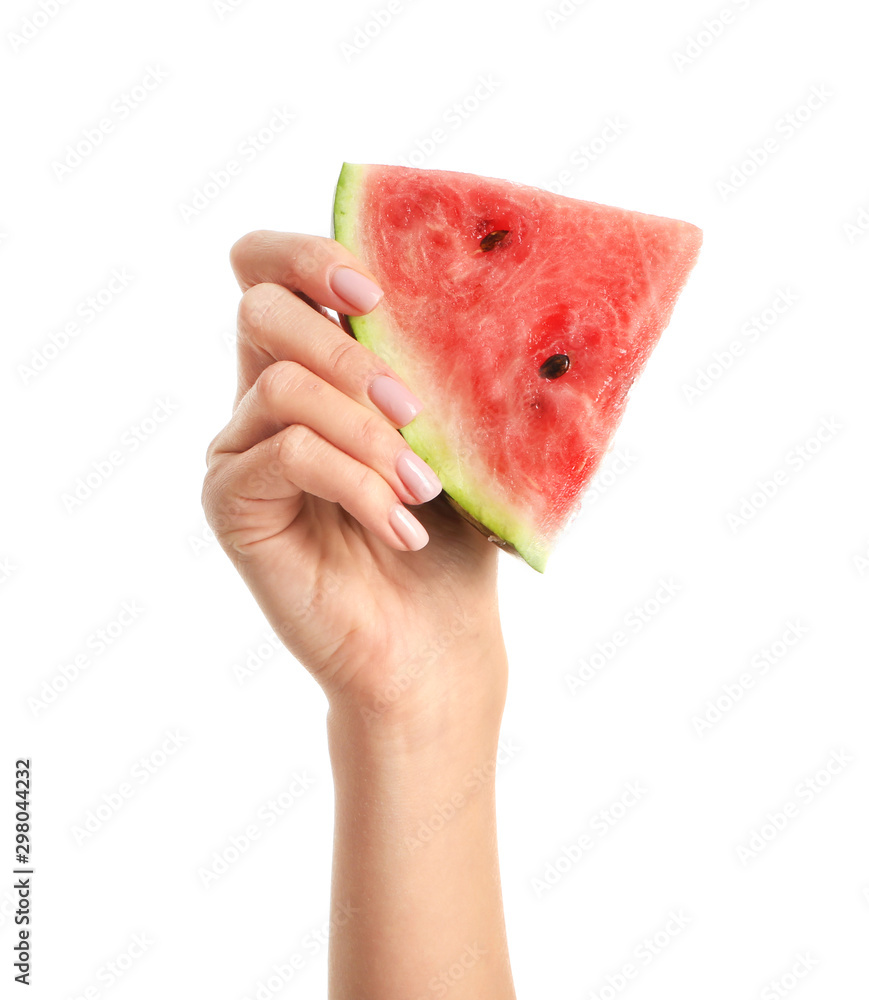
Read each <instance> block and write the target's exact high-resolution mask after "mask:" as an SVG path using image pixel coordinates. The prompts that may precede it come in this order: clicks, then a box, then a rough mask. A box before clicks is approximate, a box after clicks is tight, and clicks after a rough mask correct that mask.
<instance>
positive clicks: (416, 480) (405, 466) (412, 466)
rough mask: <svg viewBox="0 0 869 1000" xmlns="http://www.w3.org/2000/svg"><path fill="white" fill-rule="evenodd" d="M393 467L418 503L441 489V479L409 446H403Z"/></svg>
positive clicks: (428, 498) (432, 496) (432, 498)
mask: <svg viewBox="0 0 869 1000" xmlns="http://www.w3.org/2000/svg"><path fill="white" fill-rule="evenodd" d="M395 468H396V470H397V471H398V477H399V479H400V480H401V481H402V482H403V483H404V485H405V486H406V487H407V488H408V490H409V491H410V494H411V496H413V497H414V498H415V499H416V500H419V502H420V503H425V502H426V501H427V500H434V498H435V497H436V496H437V495H438V493H440V491H441V490H442V489H443V486H441V481H440V479H438V477H437V476H436V475H435V473H434V470H433V469H430V468H429V467H428V465H426V463H425V462H423V460H422V459H421V458H420V457H419V455H415V454H414V453H413V452H412V451H411V450H410V448H405V449H404V451H402V452H401V453H400V454H399V456H398V458H397V459H396V461H395Z"/></svg>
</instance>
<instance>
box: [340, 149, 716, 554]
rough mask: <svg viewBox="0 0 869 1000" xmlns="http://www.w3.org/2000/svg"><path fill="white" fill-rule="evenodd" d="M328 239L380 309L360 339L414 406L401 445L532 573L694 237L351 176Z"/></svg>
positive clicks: (550, 202)
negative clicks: (370, 280)
mask: <svg viewBox="0 0 869 1000" xmlns="http://www.w3.org/2000/svg"><path fill="white" fill-rule="evenodd" d="M334 232H335V238H336V239H337V240H338V241H339V242H340V243H342V244H343V245H344V246H346V247H347V248H348V249H349V250H350V251H352V252H353V253H354V254H355V255H356V256H357V257H358V258H359V260H361V261H362V262H363V263H364V264H365V265H366V266H367V267H369V268H370V269H371V272H372V273H373V274H374V275H375V276H376V277H377V280H378V281H379V282H380V285H381V287H382V288H383V290H384V293H385V294H384V296H383V299H382V300H381V302H380V305H378V306H377V308H376V309H374V310H373V311H372V312H371V313H369V314H368V315H367V316H357V317H350V318H349V320H350V325H351V327H352V329H353V333H354V335H355V336H356V338H357V339H358V340H359V341H360V342H361V343H363V344H365V345H366V346H367V347H369V348H371V350H372V351H374V352H375V353H376V354H378V355H379V356H380V357H381V358H383V359H384V360H385V361H386V362H387V363H388V364H390V365H391V366H392V368H393V369H394V370H395V371H396V372H397V373H398V374H399V375H400V376H401V377H402V378H403V379H404V380H405V381H406V382H407V384H408V386H409V387H410V388H411V389H412V390H413V392H415V393H416V394H417V395H418V396H419V397H420V399H421V400H422V401H423V402H424V403H425V409H424V410H423V412H422V413H421V414H420V415H419V416H418V417H416V419H415V420H413V421H412V422H411V423H410V424H408V425H407V427H405V428H403V430H402V433H403V434H404V437H405V439H406V440H407V442H408V444H409V445H410V447H411V448H412V449H413V450H414V451H415V452H416V453H417V454H418V455H420V456H421V457H422V458H424V459H425V460H426V461H427V462H428V463H429V465H431V467H432V468H433V469H434V470H435V472H437V474H438V475H439V476H440V479H441V482H442V483H443V485H444V491H445V493H446V494H447V495H448V496H449V497H450V498H451V499H452V501H453V502H454V505H455V506H456V507H457V508H458V509H460V510H461V511H462V512H463V513H465V514H466V515H467V516H468V517H469V520H471V521H473V522H474V523H476V524H477V526H478V527H480V528H481V529H482V530H484V531H485V532H486V533H487V534H488V535H489V536H490V538H491V539H492V540H493V541H496V542H499V543H501V544H502V545H503V546H504V547H506V548H510V549H513V550H515V551H516V552H518V553H519V555H521V556H522V557H523V558H524V559H525V560H526V562H528V563H530V565H531V566H533V567H534V568H535V569H537V570H540V571H541V572H542V570H543V568H544V566H545V565H546V560H547V558H548V556H549V554H550V552H551V550H552V547H553V543H554V541H555V539H556V537H557V536H558V534H559V533H560V532H561V531H562V529H563V528H564V527H565V526H566V524H567V523H568V522H569V521H570V520H571V517H572V515H573V514H574V513H575V512H576V511H577V509H578V507H579V501H580V498H581V495H582V491H583V489H584V488H585V486H586V485H587V483H588V482H589V480H590V479H591V478H592V476H593V475H594V473H595V470H596V469H597V468H598V465H599V464H600V461H601V459H602V458H603V456H604V454H605V453H606V451H607V448H608V446H609V444H610V441H611V440H612V437H613V434H614V433H615V430H616V427H617V426H618V423H619V421H620V420H621V417H622V412H623V409H624V406H625V401H626V398H627V394H628V390H629V389H630V387H631V385H632V383H633V381H634V379H635V378H636V377H637V375H638V374H639V373H640V371H641V370H642V368H643V366H644V365H645V363H646V361H647V359H648V357H649V354H650V353H651V351H652V348H653V347H654V346H655V344H656V343H657V341H658V338H659V337H660V335H661V332H662V330H663V329H664V327H665V326H666V325H667V322H668V321H669V319H670V314H671V312H672V310H673V306H674V305H675V302H676V298H677V296H678V295H679V292H680V291H681V289H682V286H683V285H684V283H685V280H686V279H687V277H688V273H689V271H690V270H691V268H692V267H693V265H694V263H695V261H696V259H697V254H698V252H699V250H700V243H701V240H702V235H701V232H700V230H699V229H698V228H697V227H696V226H692V225H690V224H689V223H687V222H678V221H676V220H674V219H664V218H660V217H658V216H654V215H645V214H642V213H639V212H629V211H626V210H625V209H621V208H611V207H608V206H606V205H597V204H594V203H591V202H586V201H578V200H576V199H574V198H567V197H565V196H563V195H556V194H551V193H550V192H548V191H542V190H539V189H538V188H533V187H528V186H525V185H519V184H513V183H510V182H509V181H504V180H493V179H491V178H487V177H477V176H475V175H473V174H465V173H456V172H453V171H446V170H415V169H412V168H409V167H393V166H380V165H361V164H352V163H345V164H344V168H343V170H342V171H341V176H340V179H339V181H338V187H337V191H336V194H335V214H334Z"/></svg>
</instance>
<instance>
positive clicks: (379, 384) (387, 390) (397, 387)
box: [368, 375, 422, 427]
mask: <svg viewBox="0 0 869 1000" xmlns="http://www.w3.org/2000/svg"><path fill="white" fill-rule="evenodd" d="M368 398H369V399H370V400H371V402H372V403H374V405H375V406H376V407H377V409H378V410H380V412H381V413H382V414H383V415H384V416H386V417H388V418H389V419H390V420H391V421H392V422H393V423H395V424H398V426H399V427H404V425H405V424H409V423H410V422H411V420H413V418H414V417H415V416H416V415H417V413H419V411H420V410H421V409H422V403H421V402H420V401H419V400H418V399H417V398H416V396H414V394H413V393H412V392H411V391H410V389H405V387H404V386H403V385H402V384H401V383H400V382H396V381H395V379H394V378H391V377H390V376H389V375H378V376H377V378H376V379H375V380H374V381H373V382H372V383H371V388H370V389H369V390H368Z"/></svg>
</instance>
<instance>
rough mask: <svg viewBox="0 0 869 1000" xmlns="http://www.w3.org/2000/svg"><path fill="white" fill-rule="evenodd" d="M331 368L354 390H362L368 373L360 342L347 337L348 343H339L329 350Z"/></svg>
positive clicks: (328, 361) (328, 360) (328, 359)
mask: <svg viewBox="0 0 869 1000" xmlns="http://www.w3.org/2000/svg"><path fill="white" fill-rule="evenodd" d="M327 364H328V366H329V370H330V371H333V372H335V374H336V375H337V376H338V377H339V378H340V379H341V381H342V382H343V383H344V384H345V385H346V386H348V387H349V388H350V389H351V390H352V391H354V392H359V391H361V390H362V387H363V383H364V381H365V376H366V374H367V370H366V367H365V365H364V359H363V358H362V356H361V352H360V348H359V344H357V343H356V341H355V340H351V339H350V338H349V337H347V343H339V344H337V345H336V346H335V347H333V348H332V350H331V351H329V356H328V358H327Z"/></svg>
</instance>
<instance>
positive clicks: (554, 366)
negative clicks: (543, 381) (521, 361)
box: [537, 354, 570, 379]
mask: <svg viewBox="0 0 869 1000" xmlns="http://www.w3.org/2000/svg"><path fill="white" fill-rule="evenodd" d="M568 368H570V358H569V357H568V356H567V355H566V354H553V355H552V357H551V358H547V359H546V360H545V361H544V362H543V364H542V365H541V366H540V368H538V370H537V373H538V375H539V376H540V377H541V378H547V379H554V378H561V376H562V375H564V373H565V372H566V371H567V369H568Z"/></svg>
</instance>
